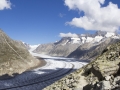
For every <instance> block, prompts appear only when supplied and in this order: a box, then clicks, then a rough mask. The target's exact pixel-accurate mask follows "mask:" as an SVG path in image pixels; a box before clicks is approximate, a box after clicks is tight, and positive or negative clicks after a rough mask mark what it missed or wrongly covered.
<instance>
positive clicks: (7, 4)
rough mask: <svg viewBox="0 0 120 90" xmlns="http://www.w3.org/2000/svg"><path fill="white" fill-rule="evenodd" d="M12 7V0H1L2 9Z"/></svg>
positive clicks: (0, 6)
mask: <svg viewBox="0 0 120 90" xmlns="http://www.w3.org/2000/svg"><path fill="white" fill-rule="evenodd" d="M4 9H11V2H10V0H0V10H4Z"/></svg>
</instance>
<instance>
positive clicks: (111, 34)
mask: <svg viewBox="0 0 120 90" xmlns="http://www.w3.org/2000/svg"><path fill="white" fill-rule="evenodd" d="M112 36H115V33H110V32H107V34H106V35H105V37H112Z"/></svg>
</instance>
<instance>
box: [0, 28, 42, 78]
mask: <svg viewBox="0 0 120 90" xmlns="http://www.w3.org/2000/svg"><path fill="white" fill-rule="evenodd" d="M39 63H40V61H39V60H37V59H35V58H34V57H33V56H31V54H30V53H29V52H28V50H27V49H26V47H25V46H24V44H23V43H22V42H20V41H15V40H12V39H11V38H10V37H8V36H7V35H6V34H5V33H4V32H3V31H2V30H0V76H1V78H2V76H3V77H4V76H9V75H10V76H14V74H21V73H22V72H24V71H26V70H28V69H29V68H32V67H35V66H37V65H38V64H39Z"/></svg>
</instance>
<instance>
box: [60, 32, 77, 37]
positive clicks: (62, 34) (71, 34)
mask: <svg viewBox="0 0 120 90" xmlns="http://www.w3.org/2000/svg"><path fill="white" fill-rule="evenodd" d="M59 36H60V37H72V38H77V37H78V35H77V34H75V33H70V32H69V33H60V35H59Z"/></svg>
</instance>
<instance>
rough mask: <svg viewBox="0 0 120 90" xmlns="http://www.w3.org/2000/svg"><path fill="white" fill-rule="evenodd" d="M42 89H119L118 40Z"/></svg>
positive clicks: (119, 63)
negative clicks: (85, 63) (75, 69)
mask: <svg viewBox="0 0 120 90" xmlns="http://www.w3.org/2000/svg"><path fill="white" fill-rule="evenodd" d="M44 90H120V41H118V42H117V43H115V44H112V45H109V46H108V47H107V48H106V49H104V50H103V52H102V53H101V55H100V56H98V57H97V58H96V59H95V60H94V61H92V62H90V63H89V64H88V65H86V66H84V67H82V68H81V69H78V70H77V71H75V72H73V73H71V74H69V75H67V76H65V77H64V78H62V79H60V80H59V81H57V82H55V83H53V84H52V85H50V86H48V87H46V88H45V89H44Z"/></svg>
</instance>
